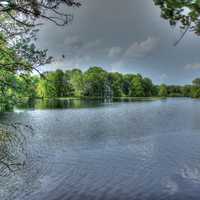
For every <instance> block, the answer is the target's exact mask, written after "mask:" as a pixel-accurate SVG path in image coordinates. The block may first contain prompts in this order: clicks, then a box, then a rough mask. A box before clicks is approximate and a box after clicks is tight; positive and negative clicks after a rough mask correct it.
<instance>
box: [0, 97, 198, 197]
mask: <svg viewBox="0 0 200 200" xmlns="http://www.w3.org/2000/svg"><path fill="white" fill-rule="evenodd" d="M0 120H1V122H7V123H8V122H10V123H11V122H20V123H23V124H28V125H31V126H32V127H33V129H34V131H33V133H30V132H29V131H27V132H26V131H24V134H25V135H26V136H27V142H26V143H27V144H26V151H27V157H26V162H25V163H26V164H25V166H24V168H23V169H21V170H19V171H18V172H16V173H15V174H13V175H11V176H9V177H0V199H1V200H126V199H128V200H129V199H130V200H143V199H144V200H157V199H159V200H185V199H190V200H199V199H200V101H199V100H193V99H186V98H172V99H165V100H156V101H137V102H114V103H102V102H100V101H99V102H97V101H79V100H74V101H70V102H69V101H62V102H57V103H52V102H51V103H50V105H49V102H48V103H44V102H43V103H41V102H40V103H37V105H35V106H33V105H32V106H31V108H28V107H25V106H22V105H21V106H20V108H18V109H16V111H15V112H9V113H1V115H0Z"/></svg>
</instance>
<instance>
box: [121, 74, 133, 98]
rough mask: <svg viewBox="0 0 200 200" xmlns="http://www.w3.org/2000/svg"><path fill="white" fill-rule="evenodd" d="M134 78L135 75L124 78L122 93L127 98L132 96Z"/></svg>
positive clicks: (127, 75)
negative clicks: (131, 89)
mask: <svg viewBox="0 0 200 200" xmlns="http://www.w3.org/2000/svg"><path fill="white" fill-rule="evenodd" d="M133 77H134V75H133V74H125V75H124V76H123V84H122V91H123V94H124V95H125V96H129V94H130V88H131V81H132V79H133Z"/></svg>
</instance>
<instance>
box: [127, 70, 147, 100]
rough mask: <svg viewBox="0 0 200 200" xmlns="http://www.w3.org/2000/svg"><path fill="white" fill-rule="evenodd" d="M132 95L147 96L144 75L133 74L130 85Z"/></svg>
mask: <svg viewBox="0 0 200 200" xmlns="http://www.w3.org/2000/svg"><path fill="white" fill-rule="evenodd" d="M129 94H130V96H131V97H144V96H145V88H144V83H143V79H142V76H141V75H140V74H137V75H135V76H133V78H132V80H131V85H130V92H129Z"/></svg>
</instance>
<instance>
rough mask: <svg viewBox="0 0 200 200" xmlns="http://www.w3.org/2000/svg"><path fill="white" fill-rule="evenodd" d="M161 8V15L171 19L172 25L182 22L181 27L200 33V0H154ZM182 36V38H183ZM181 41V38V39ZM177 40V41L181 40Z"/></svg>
mask: <svg viewBox="0 0 200 200" xmlns="http://www.w3.org/2000/svg"><path fill="white" fill-rule="evenodd" d="M153 1H154V3H155V5H157V6H159V7H160V9H161V16H162V17H163V18H164V19H166V20H169V23H170V25H172V26H175V25H176V24H180V28H181V29H184V30H185V31H184V33H183V35H182V37H183V36H184V34H185V33H186V32H187V31H193V32H194V33H195V34H197V35H200V21H199V17H200V1H199V0H153ZM182 37H181V38H180V39H182ZM179 41H180V40H179ZM179 41H177V43H178V42H179Z"/></svg>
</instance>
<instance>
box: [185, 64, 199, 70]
mask: <svg viewBox="0 0 200 200" xmlns="http://www.w3.org/2000/svg"><path fill="white" fill-rule="evenodd" d="M184 68H185V69H186V70H190V69H194V70H195V69H200V63H193V64H187V65H185V67H184Z"/></svg>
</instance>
